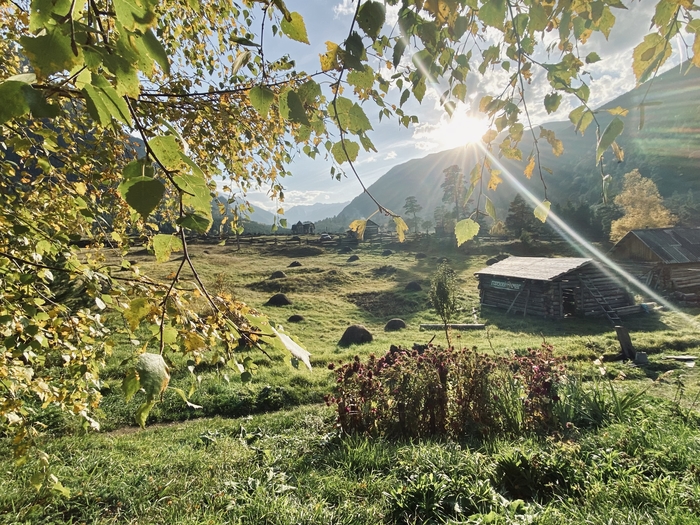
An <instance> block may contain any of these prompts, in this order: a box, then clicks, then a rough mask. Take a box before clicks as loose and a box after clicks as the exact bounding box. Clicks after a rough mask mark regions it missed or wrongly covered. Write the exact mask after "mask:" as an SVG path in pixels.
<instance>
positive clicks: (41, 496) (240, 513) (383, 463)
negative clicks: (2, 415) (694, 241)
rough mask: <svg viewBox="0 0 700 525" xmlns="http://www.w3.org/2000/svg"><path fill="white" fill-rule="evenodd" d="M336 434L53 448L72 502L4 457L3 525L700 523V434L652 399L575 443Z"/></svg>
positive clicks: (176, 429) (321, 411) (81, 440)
mask: <svg viewBox="0 0 700 525" xmlns="http://www.w3.org/2000/svg"><path fill="white" fill-rule="evenodd" d="M334 436H335V434H334V417H333V414H332V413H331V411H330V409H327V408H326V407H321V406H307V407H303V408H297V409H294V410H290V411H282V412H279V413H276V414H267V415H260V416H254V417H249V418H244V419H238V420H231V419H222V418H214V419H201V420H198V421H193V422H189V423H186V424H179V425H175V426H172V425H166V426H156V427H154V428H150V429H147V430H145V431H137V432H132V431H128V432H124V431H120V432H115V433H109V434H91V435H86V436H83V437H75V436H74V437H64V438H58V439H54V440H51V441H49V442H48V443H47V445H46V450H47V452H48V453H49V454H50V456H51V458H52V464H53V466H52V469H53V471H54V472H55V474H56V475H57V476H58V477H59V478H60V479H61V480H63V482H64V485H66V486H67V487H68V488H69V489H70V490H71V496H70V497H69V498H65V497H61V496H59V495H57V494H53V493H52V492H51V491H49V490H46V489H42V490H41V491H40V492H38V493H37V492H35V491H34V490H33V489H31V488H29V487H27V485H26V484H25V481H26V479H27V478H28V476H29V474H30V473H29V472H27V471H25V470H24V469H19V470H14V469H13V468H12V467H11V465H10V463H9V460H7V459H3V460H2V461H1V462H0V466H1V467H2V470H3V473H4V476H3V478H2V480H1V481H0V509H2V512H0V523H7V524H10V523H12V524H40V523H42V524H49V523H91V524H108V523H140V524H146V523H169V524H194V523H197V524H204V523H210V524H219V523H222V524H223V523H227V524H228V523H231V524H236V523H241V524H244V523H245V524H266V523H269V524H296V523H318V524H324V525H326V524H329V523H337V524H365V523H366V524H376V523H418V522H429V523H446V522H451V523H539V524H565V523H566V524H568V523H570V524H579V523H591V524H598V523H600V524H608V523H616V524H643V523H644V524H646V523H648V524H661V523H673V524H691V523H697V515H698V512H700V505H699V504H698V501H700V499H699V498H700V430H699V428H698V421H697V420H696V419H694V418H693V417H692V416H688V414H687V413H684V412H683V411H679V410H677V409H674V408H673V407H672V406H671V405H670V404H667V403H660V402H658V400H655V399H652V398H650V399H649V403H648V404H647V405H646V406H644V407H643V409H642V410H641V411H639V412H636V413H634V414H633V415H632V416H631V419H630V420H629V421H625V422H622V423H617V424H613V425H609V426H607V427H603V428H600V429H598V430H596V431H586V432H584V431H581V432H579V431H576V430H575V429H573V430H572V431H571V433H570V434H569V435H567V436H563V437H561V438H560V439H550V438H528V439H525V438H522V439H519V440H506V439H499V440H487V441H474V442H463V443H454V442H435V441H419V442H414V443H388V442H385V441H382V440H370V439H366V438H359V437H355V438H345V439H342V440H341V439H338V438H336V437H334ZM3 457H7V455H5V454H3Z"/></svg>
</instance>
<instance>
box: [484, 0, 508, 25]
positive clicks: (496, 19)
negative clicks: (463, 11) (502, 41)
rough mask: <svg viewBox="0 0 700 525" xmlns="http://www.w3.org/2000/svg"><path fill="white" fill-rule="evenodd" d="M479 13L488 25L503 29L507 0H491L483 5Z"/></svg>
mask: <svg viewBox="0 0 700 525" xmlns="http://www.w3.org/2000/svg"><path fill="white" fill-rule="evenodd" d="M478 15H479V19H480V20H481V21H482V22H483V23H484V24H486V25H487V26H491V27H495V28H496V29H501V30H502V29H503V23H504V20H505V18H506V0H489V1H488V2H486V3H485V4H484V5H483V6H481V9H479V13H478Z"/></svg>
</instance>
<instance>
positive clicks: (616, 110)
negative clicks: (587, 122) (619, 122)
mask: <svg viewBox="0 0 700 525" xmlns="http://www.w3.org/2000/svg"><path fill="white" fill-rule="evenodd" d="M605 111H607V112H608V113H610V114H611V115H615V116H617V115H620V116H621V117H626V116H627V113H629V112H630V110H629V109H625V108H623V107H620V106H617V107H616V108H612V109H606V110H605Z"/></svg>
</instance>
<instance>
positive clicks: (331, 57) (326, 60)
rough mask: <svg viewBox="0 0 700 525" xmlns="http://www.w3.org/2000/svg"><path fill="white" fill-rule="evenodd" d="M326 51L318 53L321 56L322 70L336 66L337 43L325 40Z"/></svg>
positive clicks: (329, 69) (328, 69)
mask: <svg viewBox="0 0 700 525" xmlns="http://www.w3.org/2000/svg"><path fill="white" fill-rule="evenodd" d="M326 49H327V51H326V53H325V54H324V55H319V57H320V58H321V69H322V70H323V71H331V70H333V69H336V68H337V67H338V44H335V43H333V42H331V41H330V40H329V41H328V42H326Z"/></svg>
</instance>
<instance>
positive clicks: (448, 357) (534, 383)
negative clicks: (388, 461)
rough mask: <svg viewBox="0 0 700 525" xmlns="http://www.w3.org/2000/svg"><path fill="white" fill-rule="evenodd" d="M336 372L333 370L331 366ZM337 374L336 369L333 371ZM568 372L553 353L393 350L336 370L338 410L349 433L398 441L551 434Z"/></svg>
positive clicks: (548, 350)
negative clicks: (501, 354)
mask: <svg viewBox="0 0 700 525" xmlns="http://www.w3.org/2000/svg"><path fill="white" fill-rule="evenodd" d="M331 367H333V365H331ZM333 368H334V367H333ZM562 371H563V367H562V365H561V363H560V362H559V360H557V359H555V358H554V357H553V356H552V348H551V347H550V346H548V345H543V347H542V348H541V349H540V350H528V353H527V354H526V355H524V356H511V357H507V358H499V357H493V356H487V355H486V354H483V353H479V352H477V351H476V350H475V349H461V350H459V349H454V348H442V347H434V346H429V347H428V348H426V349H425V350H423V351H417V350H413V351H410V350H405V349H402V348H398V347H393V346H392V348H391V350H390V351H389V353H387V354H386V355H385V356H383V357H381V358H376V357H375V356H370V358H369V360H368V361H367V362H366V363H362V362H361V360H360V358H359V356H356V357H355V359H354V360H353V361H352V362H351V363H348V364H345V365H342V366H340V367H339V368H338V369H337V370H336V391H335V393H334V394H333V395H331V396H327V398H326V401H327V403H328V404H329V405H330V404H335V405H336V406H337V412H338V424H339V426H340V428H341V430H342V431H343V432H345V433H368V434H374V435H385V436H388V437H394V438H414V437H425V436H451V437H461V436H464V435H468V434H471V435H479V436H482V435H487V434H494V433H496V434H497V433H505V434H511V435H517V434H522V433H526V432H534V433H545V432H549V431H551V430H552V429H554V428H555V427H556V425H557V420H556V418H555V417H554V415H553V405H554V402H555V401H556V400H557V399H558V397H557V394H556V389H557V385H558V383H559V381H560V377H561V374H562Z"/></svg>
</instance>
